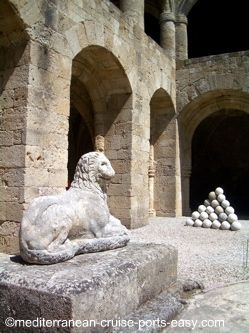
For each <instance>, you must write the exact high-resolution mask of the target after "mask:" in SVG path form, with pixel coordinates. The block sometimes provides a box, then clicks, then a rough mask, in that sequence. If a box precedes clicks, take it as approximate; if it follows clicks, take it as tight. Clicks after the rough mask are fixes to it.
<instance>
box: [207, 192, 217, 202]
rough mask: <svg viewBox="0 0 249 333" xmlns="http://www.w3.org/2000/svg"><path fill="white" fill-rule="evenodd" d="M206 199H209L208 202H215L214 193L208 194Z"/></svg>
mask: <svg viewBox="0 0 249 333" xmlns="http://www.w3.org/2000/svg"><path fill="white" fill-rule="evenodd" d="M208 199H209V200H210V201H213V200H215V199H216V194H215V192H210V193H209V195H208Z"/></svg>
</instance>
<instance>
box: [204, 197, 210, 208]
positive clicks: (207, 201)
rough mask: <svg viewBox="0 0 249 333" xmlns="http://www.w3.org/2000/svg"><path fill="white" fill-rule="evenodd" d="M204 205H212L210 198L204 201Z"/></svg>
mask: <svg viewBox="0 0 249 333" xmlns="http://www.w3.org/2000/svg"><path fill="white" fill-rule="evenodd" d="M204 205H205V206H206V207H208V206H210V205H211V202H210V200H208V199H206V200H205V201H204Z"/></svg>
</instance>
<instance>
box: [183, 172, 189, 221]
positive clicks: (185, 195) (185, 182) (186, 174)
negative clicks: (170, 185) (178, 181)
mask: <svg viewBox="0 0 249 333" xmlns="http://www.w3.org/2000/svg"><path fill="white" fill-rule="evenodd" d="M190 176H191V167H187V166H185V167H184V169H183V170H182V199H183V202H182V210H183V215H184V216H190V214H191V209H190V195H189V194H190Z"/></svg>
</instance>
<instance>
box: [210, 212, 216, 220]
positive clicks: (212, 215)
mask: <svg viewBox="0 0 249 333" xmlns="http://www.w3.org/2000/svg"><path fill="white" fill-rule="evenodd" d="M217 219H218V216H217V214H215V213H211V214H210V215H209V220H211V221H215V220H217Z"/></svg>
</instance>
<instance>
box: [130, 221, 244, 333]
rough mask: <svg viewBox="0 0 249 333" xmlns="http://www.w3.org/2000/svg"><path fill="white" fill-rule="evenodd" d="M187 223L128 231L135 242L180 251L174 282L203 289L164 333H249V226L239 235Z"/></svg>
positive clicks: (163, 223) (158, 223)
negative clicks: (198, 284) (188, 282)
mask: <svg viewBox="0 0 249 333" xmlns="http://www.w3.org/2000/svg"><path fill="white" fill-rule="evenodd" d="M185 220H186V219H185V218H180V219H174V218H153V219H151V220H150V223H149V225H147V226H146V227H144V228H142V229H137V230H132V231H131V238H132V241H134V242H156V243H161V242H163V243H168V244H171V245H174V246H175V247H177V248H178V256H179V258H178V278H179V280H181V281H185V280H187V279H192V280H195V281H198V282H201V283H203V285H204V288H205V289H204V291H203V292H200V293H198V294H197V295H195V296H194V297H193V298H191V299H189V300H188V304H187V305H186V306H185V309H184V310H183V312H181V313H180V314H179V315H178V317H177V318H175V321H173V322H172V323H171V325H172V326H171V327H168V328H167V329H166V330H165V331H164V332H165V333H173V332H174V333H181V332H197V333H199V332H200V333H209V332H210V333H213V332H217V333H248V332H249V262H248V265H247V267H246V262H245V261H246V242H247V239H249V221H241V223H242V229H241V230H240V231H237V232H232V231H221V230H213V229H204V228H194V227H186V226H184V224H185Z"/></svg>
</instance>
